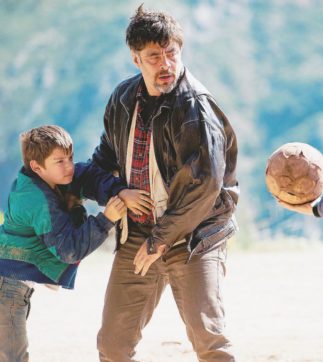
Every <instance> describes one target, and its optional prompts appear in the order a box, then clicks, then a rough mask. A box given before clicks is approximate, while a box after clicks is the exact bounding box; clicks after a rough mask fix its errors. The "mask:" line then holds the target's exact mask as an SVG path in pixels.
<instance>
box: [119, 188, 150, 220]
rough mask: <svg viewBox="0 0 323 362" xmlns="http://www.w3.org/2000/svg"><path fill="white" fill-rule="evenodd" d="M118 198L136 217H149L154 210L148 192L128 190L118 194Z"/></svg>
mask: <svg viewBox="0 0 323 362" xmlns="http://www.w3.org/2000/svg"><path fill="white" fill-rule="evenodd" d="M118 196H119V197H120V199H122V201H123V202H124V203H125V205H126V206H127V208H128V209H130V210H131V211H132V212H133V213H134V214H136V215H142V214H147V215H149V214H150V212H151V210H152V209H153V208H154V201H153V200H152V199H151V198H150V197H149V192H147V191H144V190H136V189H134V190H129V189H124V190H122V191H120V192H119V194H118Z"/></svg>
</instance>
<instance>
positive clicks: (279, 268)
mask: <svg viewBox="0 0 323 362" xmlns="http://www.w3.org/2000/svg"><path fill="white" fill-rule="evenodd" d="M112 259H113V255H112V254H110V253H108V252H96V253H94V254H93V255H91V256H90V257H88V258H87V259H86V260H84V261H83V262H82V264H81V266H80V270H79V275H78V281H77V285H76V290H75V291H66V290H60V291H58V292H53V291H50V290H47V289H46V288H45V287H42V286H38V287H37V290H36V292H35V294H34V296H33V298H32V311H31V316H30V319H29V325H28V328H29V341H30V356H31V362H94V361H98V358H97V352H96V333H97V330H98V328H99V326H100V318H101V309H102V305H103V298H104V292H105V287H106V282H107V279H108V275H109V271H110V267H111V261H112ZM224 296H225V302H226V312H227V327H228V332H229V333H230V335H231V339H232V341H233V343H234V345H235V349H236V353H237V357H238V360H239V361H242V362H263V361H270V362H277V361H279V362H305V361H306V362H319V361H323V247H320V246H315V247H304V248H297V249H294V250H276V251H273V250H269V251H266V252H264V251H255V250H253V251H244V252H241V251H231V252H230V253H229V256H228V262H227V277H226V283H225V290H224ZM138 355H139V360H140V361H141V362H168V361H174V362H179V361H181V362H184V361H185V362H193V361H197V359H196V357H195V355H194V353H193V351H192V348H191V345H190V344H189V342H188V341H187V339H186V335H185V328H184V326H183V323H182V321H181V320H180V317H179V315H178V312H177V309H176V307H175V303H174V301H173V300H172V296H171V291H170V289H169V288H167V289H166V291H165V293H164V295H163V297H162V300H161V302H160V304H159V306H158V307H157V309H156V311H155V314H154V317H153V319H152V321H151V322H150V324H149V325H148V326H147V327H146V329H145V330H144V333H143V340H142V341H141V343H140V345H139V347H138Z"/></svg>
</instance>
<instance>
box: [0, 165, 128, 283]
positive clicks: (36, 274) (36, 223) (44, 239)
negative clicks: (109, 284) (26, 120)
mask: <svg viewBox="0 0 323 362" xmlns="http://www.w3.org/2000/svg"><path fill="white" fill-rule="evenodd" d="M124 188H125V186H124V185H122V183H121V182H120V180H119V179H118V178H116V177H114V176H112V175H111V174H109V173H107V172H106V171H104V170H102V169H100V168H99V167H97V166H94V165H93V164H91V163H77V164H76V165H75V173H74V177H73V181H72V183H71V184H69V185H66V186H59V189H58V191H57V192H56V191H54V190H53V189H51V188H50V187H49V186H48V184H47V183H46V182H44V181H43V180H42V179H41V178H39V177H38V176H37V175H36V174H35V173H33V172H32V171H27V170H26V169H25V168H22V169H21V171H20V172H19V174H18V177H17V179H16V180H15V181H14V183H13V185H12V189H11V192H10V194H9V199H8V208H7V211H6V213H5V217H4V223H3V225H1V227H0V275H1V276H6V277H10V278H15V279H20V280H31V281H35V282H38V283H52V284H58V285H62V286H64V287H66V288H73V286H74V281H75V276H76V270H77V264H78V262H79V261H80V260H81V259H83V258H84V257H85V256H87V255H89V254H90V253H91V252H92V251H94V250H95V249H96V248H98V247H99V246H100V245H101V244H102V243H103V242H104V240H105V239H106V238H107V236H108V233H109V230H110V229H111V228H112V227H113V225H114V224H113V223H112V222H110V221H109V220H108V219H107V218H106V217H105V216H104V215H103V214H102V213H101V212H100V213H99V214H98V215H97V216H89V217H86V215H85V213H84V212H81V213H80V212H79V211H80V208H79V207H78V208H76V209H72V210H68V209H67V204H66V199H65V198H64V197H65V195H67V194H73V195H75V196H76V197H78V198H81V199H82V198H88V199H91V200H96V201H97V202H98V204H99V205H102V206H103V205H105V204H106V202H107V201H108V199H109V198H110V197H111V196H114V195H117V194H118V193H119V192H120V191H121V190H122V189H124ZM82 210H84V211H85V209H84V208H82V207H81V211H82ZM84 216H85V219H84Z"/></svg>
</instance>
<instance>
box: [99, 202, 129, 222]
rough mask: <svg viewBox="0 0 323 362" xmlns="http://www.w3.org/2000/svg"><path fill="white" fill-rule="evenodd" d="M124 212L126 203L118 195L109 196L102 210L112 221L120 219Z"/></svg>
mask: <svg viewBox="0 0 323 362" xmlns="http://www.w3.org/2000/svg"><path fill="white" fill-rule="evenodd" d="M126 212H127V208H126V205H125V204H124V202H123V201H122V200H121V199H120V198H119V197H118V196H114V197H111V199H110V200H109V202H108V203H107V205H106V207H105V209H104V211H103V213H104V215H105V216H106V217H107V218H108V219H109V220H110V221H112V222H116V221H118V220H120V219H121V218H122V216H123V215H125V213H126Z"/></svg>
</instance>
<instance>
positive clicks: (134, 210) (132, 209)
mask: <svg viewBox="0 0 323 362" xmlns="http://www.w3.org/2000/svg"><path fill="white" fill-rule="evenodd" d="M129 209H130V210H131V211H132V212H133V213H134V214H136V215H140V216H141V215H142V212H141V211H140V210H138V209H136V208H135V207H129Z"/></svg>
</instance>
